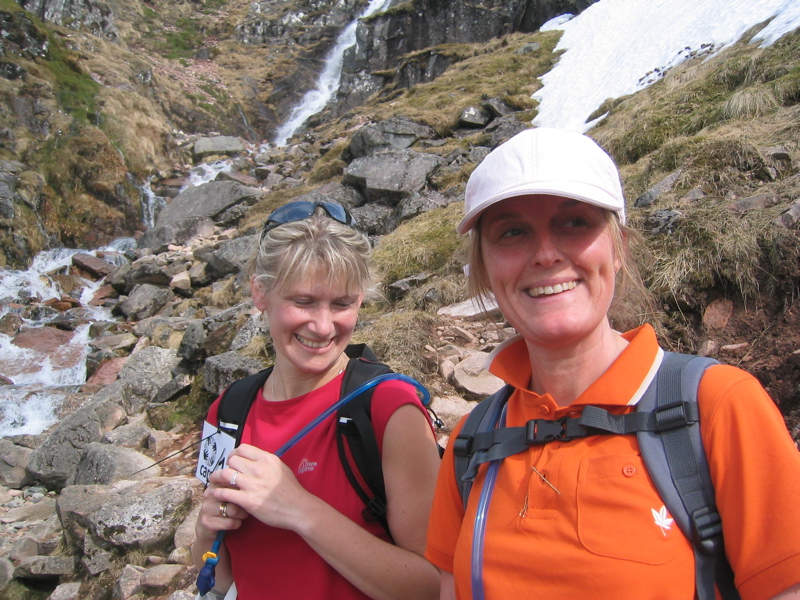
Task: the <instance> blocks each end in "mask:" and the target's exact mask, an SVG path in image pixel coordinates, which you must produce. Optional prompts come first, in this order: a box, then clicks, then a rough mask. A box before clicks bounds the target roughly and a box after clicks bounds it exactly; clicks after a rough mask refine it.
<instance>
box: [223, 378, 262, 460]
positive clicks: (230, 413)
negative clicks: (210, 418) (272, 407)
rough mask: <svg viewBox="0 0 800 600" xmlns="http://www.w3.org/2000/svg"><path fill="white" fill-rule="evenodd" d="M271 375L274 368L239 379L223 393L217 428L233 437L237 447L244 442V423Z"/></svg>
mask: <svg viewBox="0 0 800 600" xmlns="http://www.w3.org/2000/svg"><path fill="white" fill-rule="evenodd" d="M270 373H272V367H269V368H267V369H264V370H263V371H259V372H258V373H255V374H253V375H248V376H247V377H244V378H242V379H238V380H236V381H234V382H233V383H232V384H230V385H229V386H228V387H227V388H226V389H225V391H224V392H222V396H221V397H220V399H219V406H218V407H217V426H218V427H219V428H220V429H221V430H222V431H224V432H225V433H227V434H228V435H231V436H233V437H234V438H235V439H236V445H237V446H238V445H239V443H240V442H241V441H242V432H243V431H244V422H245V421H246V420H247V415H248V413H249V412H250V407H251V406H252V405H253V401H254V400H255V399H256V395H257V394H258V390H260V389H261V388H262V387H263V386H264V383H265V382H266V381H267V378H268V377H269V375H270Z"/></svg>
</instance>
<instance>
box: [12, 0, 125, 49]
mask: <svg viewBox="0 0 800 600" xmlns="http://www.w3.org/2000/svg"><path fill="white" fill-rule="evenodd" d="M18 4H19V5H20V6H21V7H22V8H24V9H25V10H27V11H29V12H30V13H32V14H34V15H36V16H37V17H39V18H40V19H41V20H42V21H49V22H51V23H58V24H59V25H65V26H68V27H72V28H74V29H83V28H85V29H88V30H89V31H92V32H93V33H94V34H95V35H99V36H103V37H108V38H111V39H116V38H117V37H118V35H119V32H118V31H117V28H116V27H115V26H114V15H113V13H112V11H111V8H110V7H109V6H108V4H106V3H105V2H94V1H93V0H20V2H18Z"/></svg>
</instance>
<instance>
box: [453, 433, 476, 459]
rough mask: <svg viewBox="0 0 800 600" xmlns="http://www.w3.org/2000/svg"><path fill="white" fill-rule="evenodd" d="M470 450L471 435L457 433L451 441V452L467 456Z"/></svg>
mask: <svg viewBox="0 0 800 600" xmlns="http://www.w3.org/2000/svg"><path fill="white" fill-rule="evenodd" d="M470 450H472V436H471V435H459V436H458V437H457V438H456V440H455V442H453V454H455V455H456V456H462V457H463V456H469V455H470Z"/></svg>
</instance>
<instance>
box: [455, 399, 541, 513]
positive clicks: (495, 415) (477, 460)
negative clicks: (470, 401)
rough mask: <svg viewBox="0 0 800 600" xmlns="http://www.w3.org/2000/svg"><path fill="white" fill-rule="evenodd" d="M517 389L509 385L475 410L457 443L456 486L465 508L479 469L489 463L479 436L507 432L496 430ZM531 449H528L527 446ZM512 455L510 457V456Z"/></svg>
mask: <svg viewBox="0 0 800 600" xmlns="http://www.w3.org/2000/svg"><path fill="white" fill-rule="evenodd" d="M513 391H514V388H513V387H512V386H510V385H505V386H503V387H502V388H500V389H499V390H498V391H496V392H495V393H494V394H492V395H491V396H488V397H486V398H484V399H483V400H482V401H481V402H479V403H478V405H477V406H476V407H475V408H473V409H472V411H471V412H470V413H469V416H467V420H466V421H465V422H464V426H463V427H462V428H461V431H460V432H459V434H458V436H457V437H456V439H455V441H454V442H453V462H454V466H455V476H456V485H457V486H458V489H459V491H460V492H461V499H462V501H463V503H464V508H465V509H466V507H467V501H468V500H469V494H470V491H471V490H472V482H473V481H475V476H476V475H477V473H478V467H479V466H480V465H481V464H482V463H483V462H486V460H491V459H486V460H481V459H484V458H485V456H486V453H487V448H485V447H480V448H479V447H478V445H477V444H475V443H474V442H475V437H476V436H478V435H480V434H482V433H485V432H491V431H503V430H505V429H506V428H502V429H495V427H496V425H497V423H498V422H499V420H500V413H501V412H502V409H503V406H504V405H505V403H506V402H508V398H509V397H510V396H511V394H512V392H513ZM526 447H527V446H526ZM508 456H510V454H509V455H508Z"/></svg>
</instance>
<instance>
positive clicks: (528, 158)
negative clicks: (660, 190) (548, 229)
mask: <svg viewBox="0 0 800 600" xmlns="http://www.w3.org/2000/svg"><path fill="white" fill-rule="evenodd" d="M528 194H544V195H548V196H561V197H565V198H573V199H575V200H580V201H581V202H587V203H588V204H593V205H595V206H599V207H601V208H606V209H608V210H612V211H614V212H616V213H617V216H618V217H619V220H620V222H621V223H622V224H625V198H624V197H623V195H622V185H621V184H620V180H619V171H617V166H616V165H615V164H614V161H613V160H612V159H611V157H610V156H609V155H608V154H606V152H605V151H604V150H603V149H602V148H600V146H598V145H597V143H596V142H595V141H594V140H592V139H591V138H589V137H587V136H585V135H583V134H580V133H575V132H572V131H565V130H561V129H547V128H541V127H540V128H535V129H526V130H525V131H523V132H521V133H518V134H517V135H515V136H514V137H512V138H511V139H510V140H508V141H507V142H504V143H503V144H501V145H500V146H498V147H497V148H495V149H494V150H492V152H491V153H490V154H489V155H488V156H487V157H486V158H485V159H483V162H481V164H479V165H478V167H477V168H476V169H475V170H474V171H473V172H472V175H470V178H469V181H468V182H467V192H466V198H465V202H464V211H465V213H466V214H465V216H464V218H463V219H462V221H461V223H459V224H458V228H457V230H458V233H467V232H468V231H469V230H470V229H472V228H473V227H475V223H476V222H477V221H478V218H479V217H480V216H481V213H482V212H483V211H484V210H486V209H487V208H489V207H490V206H491V205H492V204H494V203H495V202H500V201H501V200H505V199H506V198H513V197H514V196H526V195H528Z"/></svg>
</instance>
